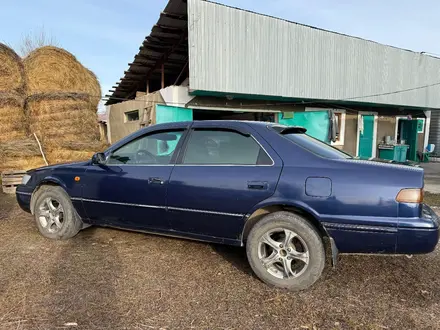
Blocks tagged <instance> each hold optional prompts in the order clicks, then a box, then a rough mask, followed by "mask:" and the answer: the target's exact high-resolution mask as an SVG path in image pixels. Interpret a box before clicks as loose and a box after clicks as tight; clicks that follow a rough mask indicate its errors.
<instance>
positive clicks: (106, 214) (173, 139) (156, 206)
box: [82, 127, 185, 230]
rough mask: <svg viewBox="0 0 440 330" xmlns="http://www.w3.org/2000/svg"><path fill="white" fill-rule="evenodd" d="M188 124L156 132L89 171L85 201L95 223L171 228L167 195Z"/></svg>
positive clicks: (85, 184)
mask: <svg viewBox="0 0 440 330" xmlns="http://www.w3.org/2000/svg"><path fill="white" fill-rule="evenodd" d="M184 135H185V128H184V127H180V128H173V129H170V130H159V131H158V130H153V131H150V132H149V133H146V134H145V135H142V136H140V137H137V138H135V139H133V140H131V141H129V142H127V143H126V144H124V145H122V146H121V147H119V148H118V149H116V150H114V151H113V152H111V153H110V154H109V155H108V156H107V161H106V164H105V165H91V166H90V167H89V168H88V169H87V171H86V175H85V176H86V178H85V180H82V181H85V182H84V187H83V196H82V201H83V205H84V209H85V212H86V214H87V217H88V218H89V219H90V220H91V222H93V223H97V224H103V225H110V226H117V227H122V228H132V229H153V230H168V229H169V228H170V222H169V220H168V218H167V213H166V194H167V189H168V184H169V178H170V175H171V172H172V169H173V164H174V163H175V159H176V156H177V153H178V150H179V148H180V145H181V141H183V137H184Z"/></svg>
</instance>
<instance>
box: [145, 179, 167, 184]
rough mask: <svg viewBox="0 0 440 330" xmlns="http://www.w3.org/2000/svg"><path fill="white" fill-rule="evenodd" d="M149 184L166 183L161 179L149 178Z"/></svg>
mask: <svg viewBox="0 0 440 330" xmlns="http://www.w3.org/2000/svg"><path fill="white" fill-rule="evenodd" d="M148 183H149V184H164V181H163V180H162V179H161V178H148Z"/></svg>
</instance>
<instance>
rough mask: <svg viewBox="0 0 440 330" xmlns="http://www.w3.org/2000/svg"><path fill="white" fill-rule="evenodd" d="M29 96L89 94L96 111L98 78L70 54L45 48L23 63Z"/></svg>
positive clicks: (98, 89)
mask: <svg viewBox="0 0 440 330" xmlns="http://www.w3.org/2000/svg"><path fill="white" fill-rule="evenodd" d="M23 62H24V68H25V72H26V76H27V90H28V95H33V94H41V93H60V92H64V93H85V94H89V95H90V96H91V97H93V99H92V104H93V105H94V107H95V108H96V106H97V105H98V103H99V100H100V98H101V87H100V85H99V82H98V79H97V78H96V76H95V75H94V74H93V72H91V71H90V70H88V69H86V68H85V67H84V66H83V65H82V64H81V63H80V62H79V61H78V60H77V59H76V58H75V56H73V55H72V54H71V53H69V52H67V51H65V50H64V49H61V48H57V47H53V46H46V47H41V48H38V49H36V50H34V51H33V52H31V53H30V54H29V55H28V56H27V57H26V58H25V59H24V60H23Z"/></svg>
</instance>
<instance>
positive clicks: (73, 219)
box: [34, 186, 83, 240]
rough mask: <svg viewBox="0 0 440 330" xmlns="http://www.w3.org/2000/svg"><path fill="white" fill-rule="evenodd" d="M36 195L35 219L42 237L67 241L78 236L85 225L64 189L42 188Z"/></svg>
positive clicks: (57, 187) (56, 187) (54, 187)
mask: <svg viewBox="0 0 440 330" xmlns="http://www.w3.org/2000/svg"><path fill="white" fill-rule="evenodd" d="M36 194H37V195H36V196H35V197H36V198H35V207H34V218H35V223H36V224H37V228H38V230H39V231H40V233H41V235H43V236H44V237H47V238H50V239H57V240H65V239H69V238H72V237H74V236H75V235H76V234H78V232H79V231H80V230H81V229H82V227H83V223H82V221H81V218H80V217H79V215H78V214H77V212H76V210H75V208H74V207H73V205H72V202H71V200H70V197H69V195H67V193H66V192H65V191H64V189H63V188H61V187H59V186H42V187H41V188H40V189H39V190H38V191H37V193H36Z"/></svg>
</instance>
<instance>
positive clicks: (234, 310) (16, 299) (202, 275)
mask: <svg viewBox="0 0 440 330" xmlns="http://www.w3.org/2000/svg"><path fill="white" fill-rule="evenodd" d="M439 304H440V256H439V250H436V251H435V252H433V253H431V254H429V255H421V256H413V257H412V258H407V257H405V256H403V257H376V256H374V257H373V256H341V258H340V264H339V266H338V267H337V268H336V269H331V268H327V269H326V270H325V273H324V275H323V277H322V279H321V280H319V281H318V282H317V283H316V284H315V285H314V286H313V287H312V288H311V289H310V290H308V291H306V292H301V293H291V292H286V291H283V290H277V289H274V288H271V287H268V286H266V285H265V284H263V283H262V282H260V281H259V280H258V279H257V278H255V277H254V276H253V275H252V272H251V269H250V267H249V265H248V263H247V261H246V257H245V253H244V250H243V249H240V248H231V247H224V246H218V245H211V244H205V243H198V242H192V241H186V240H179V239H171V238H165V237H159V236H151V235H145V234H138V233H131V232H125V231H119V230H112V229H105V228H89V229H87V230H85V231H83V232H81V233H80V234H79V235H78V236H77V237H75V238H74V239H72V240H69V241H51V240H48V239H45V238H43V237H42V236H40V235H39V234H38V232H37V229H36V227H35V226H34V224H33V223H32V217H31V216H30V215H28V214H26V213H24V212H22V211H21V210H20V209H19V208H18V206H17V205H16V202H15V200H14V197H13V196H6V195H3V194H1V193H0V329H141V330H143V329H440V316H439V308H440V305H439Z"/></svg>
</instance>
